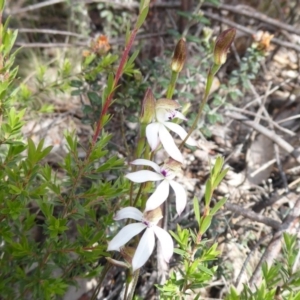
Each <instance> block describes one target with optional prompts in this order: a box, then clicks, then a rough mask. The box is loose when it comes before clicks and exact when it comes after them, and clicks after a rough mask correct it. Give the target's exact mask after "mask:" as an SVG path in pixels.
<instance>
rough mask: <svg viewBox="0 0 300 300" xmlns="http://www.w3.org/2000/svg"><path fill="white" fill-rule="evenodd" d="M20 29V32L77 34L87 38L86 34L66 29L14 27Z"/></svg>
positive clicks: (76, 35) (79, 36)
mask: <svg viewBox="0 0 300 300" xmlns="http://www.w3.org/2000/svg"><path fill="white" fill-rule="evenodd" d="M13 30H18V32H25V33H26V32H32V33H44V34H55V35H68V36H75V37H78V38H86V36H85V35H82V34H78V33H76V32H70V31H64V30H54V29H38V28H34V29H32V28H20V29H17V28H15V29H13Z"/></svg>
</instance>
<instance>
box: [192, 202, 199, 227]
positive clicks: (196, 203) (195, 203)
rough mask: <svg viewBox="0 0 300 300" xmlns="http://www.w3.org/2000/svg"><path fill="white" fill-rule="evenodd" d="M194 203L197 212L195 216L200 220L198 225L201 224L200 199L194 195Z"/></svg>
mask: <svg viewBox="0 0 300 300" xmlns="http://www.w3.org/2000/svg"><path fill="white" fill-rule="evenodd" d="M193 204H194V213H195V218H196V220H197V222H198V226H200V208H199V200H198V199H197V198H196V197H194V199H193Z"/></svg>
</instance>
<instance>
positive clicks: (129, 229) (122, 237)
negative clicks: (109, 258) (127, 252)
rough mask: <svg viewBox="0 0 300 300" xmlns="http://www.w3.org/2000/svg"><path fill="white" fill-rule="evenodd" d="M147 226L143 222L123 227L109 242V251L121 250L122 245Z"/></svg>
mask: <svg viewBox="0 0 300 300" xmlns="http://www.w3.org/2000/svg"><path fill="white" fill-rule="evenodd" d="M145 228H147V226H146V225H145V224H143V223H134V224H129V225H127V226H125V227H123V228H122V229H121V230H120V231H119V232H118V234H117V235H116V236H115V237H114V238H113V239H112V240H111V241H110V242H109V243H108V247H107V251H113V250H115V251H120V247H122V246H124V245H125V244H126V243H127V242H128V241H129V240H131V239H132V238H133V237H134V236H135V235H137V234H139V233H140V232H141V231H142V230H143V229H145Z"/></svg>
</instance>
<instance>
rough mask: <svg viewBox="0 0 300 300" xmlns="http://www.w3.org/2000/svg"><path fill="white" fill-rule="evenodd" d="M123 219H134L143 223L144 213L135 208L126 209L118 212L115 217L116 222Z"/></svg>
mask: <svg viewBox="0 0 300 300" xmlns="http://www.w3.org/2000/svg"><path fill="white" fill-rule="evenodd" d="M122 219H134V220H137V221H141V220H142V219H143V213H142V212H141V211H139V210H138V209H137V208H135V207H131V206H129V207H125V208H122V209H120V210H119V211H117V213H116V214H115V216H114V220H115V221H119V220H122Z"/></svg>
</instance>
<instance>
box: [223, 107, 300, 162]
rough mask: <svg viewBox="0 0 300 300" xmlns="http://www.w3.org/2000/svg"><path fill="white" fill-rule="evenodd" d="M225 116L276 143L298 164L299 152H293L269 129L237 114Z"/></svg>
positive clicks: (288, 145) (228, 113)
mask: <svg viewBox="0 0 300 300" xmlns="http://www.w3.org/2000/svg"><path fill="white" fill-rule="evenodd" d="M225 116H227V117H229V118H232V119H235V120H237V121H241V122H243V123H244V124H246V125H248V126H250V127H252V128H254V129H255V130H256V131H258V132H259V133H261V134H263V135H265V136H266V137H267V138H269V139H270V140H272V141H273V142H274V143H276V144H277V145H278V146H279V147H280V148H282V149H283V150H285V151H286V152H287V153H289V154H291V155H293V157H294V158H295V159H296V161H297V162H298V163H299V164H300V155H299V152H298V151H296V150H295V148H294V147H293V146H292V145H291V144H289V143H288V142H286V141H285V140H284V139H282V138H281V137H280V136H278V135H277V134H275V133H274V132H272V131H270V130H269V129H267V128H265V127H263V126H262V125H260V124H258V123H255V122H254V121H250V120H249V119H248V118H247V117H245V116H243V115H241V114H238V113H230V112H226V113H225Z"/></svg>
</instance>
